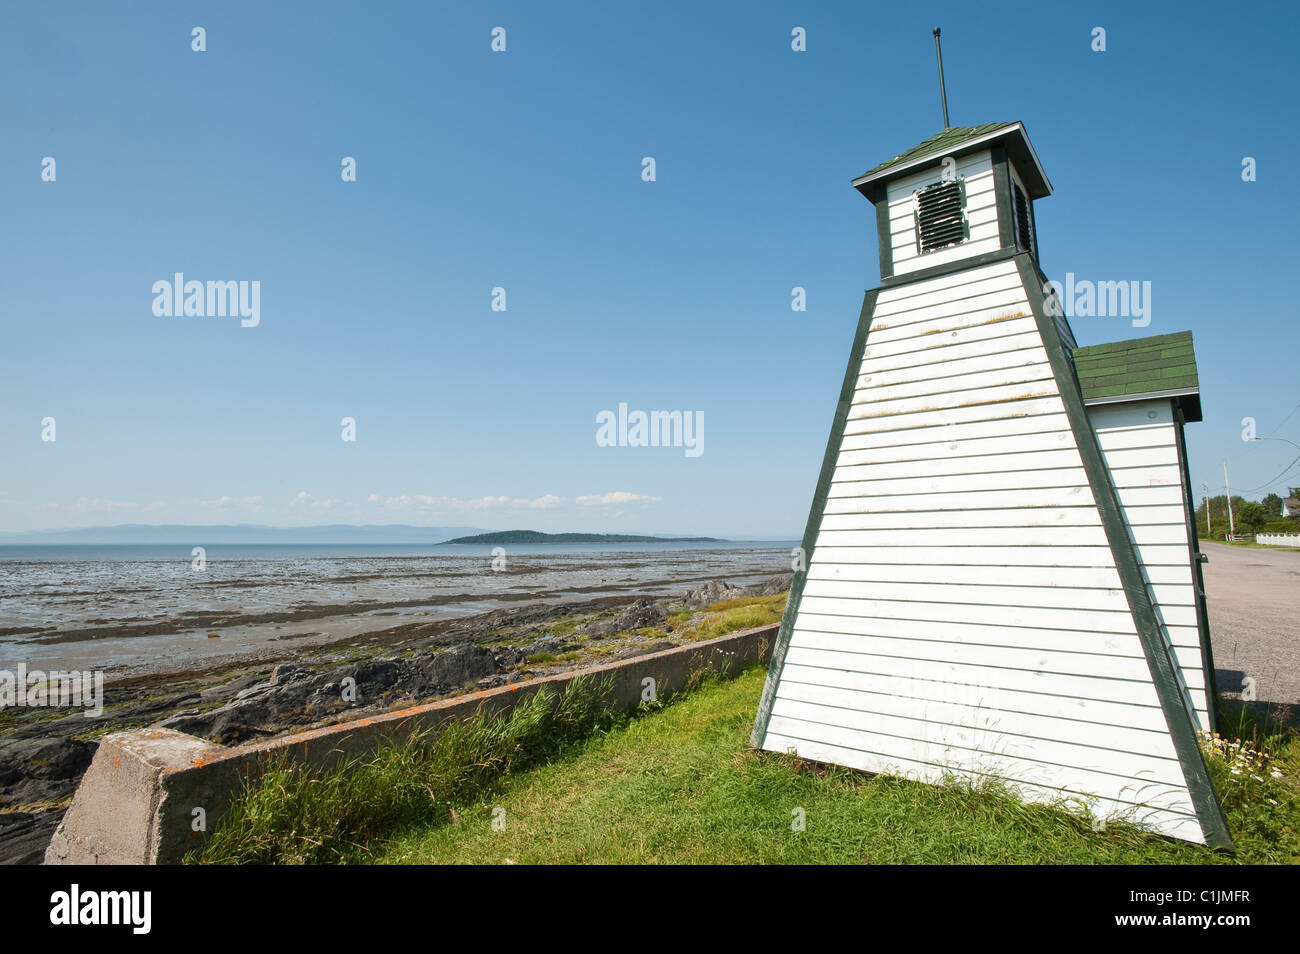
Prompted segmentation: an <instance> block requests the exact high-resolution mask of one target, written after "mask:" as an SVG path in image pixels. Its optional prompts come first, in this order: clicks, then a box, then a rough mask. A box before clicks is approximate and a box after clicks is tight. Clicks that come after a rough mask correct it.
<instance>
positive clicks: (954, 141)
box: [853, 122, 1052, 202]
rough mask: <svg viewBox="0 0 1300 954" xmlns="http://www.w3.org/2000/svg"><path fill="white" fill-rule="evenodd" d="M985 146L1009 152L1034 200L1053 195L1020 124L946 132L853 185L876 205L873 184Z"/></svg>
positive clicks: (958, 128)
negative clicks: (992, 146)
mask: <svg viewBox="0 0 1300 954" xmlns="http://www.w3.org/2000/svg"><path fill="white" fill-rule="evenodd" d="M981 143H986V144H988V145H993V144H995V143H996V144H998V145H1001V146H1003V147H1004V148H1005V149H1006V151H1007V155H1008V156H1009V157H1010V158H1011V160H1012V162H1013V163H1014V164H1015V166H1016V170H1017V172H1019V173H1020V178H1021V180H1022V181H1023V183H1024V186H1025V190H1026V191H1027V192H1028V193H1029V197H1030V198H1031V199H1041V198H1043V197H1044V196H1047V195H1051V194H1052V184H1051V183H1050V182H1048V181H1047V174H1046V173H1045V172H1043V167H1042V165H1041V164H1040V163H1039V161H1038V156H1037V155H1036V154H1035V153H1034V147H1033V146H1032V145H1030V143H1029V136H1028V135H1027V134H1026V133H1025V128H1024V126H1022V125H1021V124H1020V123H1018V122H1013V123H984V124H983V125H980V126H953V127H951V128H949V129H945V130H943V131H942V132H939V133H935V134H934V135H933V136H931V137H930V138H929V139H927V140H926V141H925V142H923V143H921V144H920V145H918V146H913V147H912V148H911V149H909V150H907V152H902V153H899V154H898V155H897V156H895V157H894V158H893V159H887V160H886V161H884V162H882V163H881V164H880V165H878V166H876V167H874V168H872V169H868V170H867V171H866V172H864V173H863V174H862V175H860V176H858V177H857V178H856V179H854V180H853V185H854V187H855V188H856V189H857V190H858V191H859V192H861V193H862V194H863V195H865V196H866V197H867V198H869V199H871V201H872V202H875V201H876V200H877V198H878V196H877V197H873V192H872V190H873V184H875V183H879V182H883V181H886V180H889V179H892V178H894V177H896V176H902V175H906V174H907V173H908V170H909V169H912V168H914V167H921V166H924V165H926V164H927V163H928V162H932V161H933V159H932V158H931V157H938V156H943V155H949V154H952V155H961V154H962V152H963V150H964V149H966V148H969V149H972V150H974V149H978V148H980V144H981ZM968 144H969V146H968Z"/></svg>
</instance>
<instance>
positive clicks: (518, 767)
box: [186, 677, 626, 864]
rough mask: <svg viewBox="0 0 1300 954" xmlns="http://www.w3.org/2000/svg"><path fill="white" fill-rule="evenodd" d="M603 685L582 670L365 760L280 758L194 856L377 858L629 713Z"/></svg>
mask: <svg viewBox="0 0 1300 954" xmlns="http://www.w3.org/2000/svg"><path fill="white" fill-rule="evenodd" d="M607 691H608V687H607V685H605V684H604V683H595V682H592V681H590V680H587V679H583V678H582V677H578V678H577V679H575V680H573V681H572V682H571V683H570V684H569V686H568V688H567V691H565V692H564V693H563V694H558V695H557V693H556V692H555V691H554V690H553V689H549V688H543V689H541V690H540V691H538V692H537V693H535V694H534V695H533V696H531V697H529V698H528V699H525V700H524V701H522V702H520V703H518V704H516V705H515V706H514V707H513V708H512V709H511V710H510V711H509V713H508V714H505V715H498V716H492V717H480V718H476V719H472V720H468V721H464V722H457V723H452V724H451V725H449V726H447V727H446V728H445V729H444V730H443V731H442V732H441V733H440V734H438V736H437V737H436V739H435V738H432V737H431V736H430V735H429V734H428V733H424V734H421V733H416V734H413V735H412V736H410V737H409V738H407V739H405V740H402V741H394V742H390V743H389V744H387V745H384V746H382V747H381V748H380V749H379V751H378V752H376V753H375V755H373V756H371V757H369V758H367V759H363V760H362V759H353V760H350V761H348V762H346V763H345V764H343V765H341V766H338V767H336V768H334V769H332V770H319V769H312V768H307V767H304V766H302V765H301V764H297V763H294V762H292V761H290V760H287V759H283V758H282V759H280V760H278V761H275V762H273V763H271V764H270V765H269V766H267V767H266V771H265V772H263V773H262V775H261V777H260V779H259V780H258V781H257V782H255V783H253V784H251V785H249V786H247V787H246V788H245V789H244V791H243V792H242V793H241V795H240V796H239V797H238V798H237V799H236V801H235V804H234V805H233V806H232V808H231V811H230V812H229V813H228V814H227V816H226V817H225V818H223V820H222V823H221V824H220V825H219V826H218V827H217V828H216V830H214V831H213V833H212V837H210V838H209V839H208V841H207V843H206V844H205V845H204V846H203V847H202V849H200V850H198V851H196V852H191V853H190V855H187V856H186V861H189V862H202V863H213V864H223V863H251V864H321V863H335V862H358V861H366V860H370V858H371V849H370V845H371V844H372V843H375V842H377V841H378V840H379V839H381V838H382V837H383V836H385V835H387V834H389V833H391V832H392V831H394V830H396V829H399V828H402V827H404V826H410V825H417V824H427V823H437V822H441V821H446V820H450V819H454V818H455V817H456V814H455V809H454V807H453V806H454V805H455V804H457V803H459V802H461V801H463V800H465V799H467V798H471V797H472V796H474V795H475V794H476V793H478V792H479V791H481V790H482V789H484V788H485V787H488V786H490V785H492V783H493V782H494V781H496V780H497V779H499V778H500V777H502V776H505V775H509V774H511V773H513V772H520V771H524V770H526V769H527V768H529V767H530V766H532V765H535V764H538V763H541V762H545V761H546V760H548V759H550V758H552V757H554V756H555V755H557V754H558V753H559V752H561V751H562V750H564V749H565V747H566V746H567V745H569V744H571V743H573V742H574V741H576V740H578V739H584V738H587V737H589V736H590V735H591V734H592V733H593V732H597V731H599V730H600V729H602V728H605V727H608V726H610V725H613V724H616V723H617V722H619V721H621V720H622V719H625V718H626V717H618V716H615V715H613V714H611V713H608V712H605V711H602V710H601V709H600V708H599V706H598V700H599V699H601V698H602V697H603V696H604V695H605V693H606V692H607Z"/></svg>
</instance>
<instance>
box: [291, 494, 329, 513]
mask: <svg viewBox="0 0 1300 954" xmlns="http://www.w3.org/2000/svg"><path fill="white" fill-rule="evenodd" d="M290 506H293V507H306V508H308V509H309V510H311V511H313V512H314V513H320V512H322V511H325V510H333V509H334V508H335V507H336V506H338V501H337V500H317V499H316V498H315V497H313V496H312V495H311V494H309V493H307V491H305V490H300V491H298V492H297V493H296V494H294V495H293V500H292V501H290Z"/></svg>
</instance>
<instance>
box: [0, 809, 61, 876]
mask: <svg viewBox="0 0 1300 954" xmlns="http://www.w3.org/2000/svg"><path fill="white" fill-rule="evenodd" d="M62 817H63V812H62V811H54V812H3V813H0V844H3V845H4V857H3V859H0V864H6V865H39V864H40V863H41V862H42V861H43V860H44V859H45V847H46V846H47V845H48V844H49V843H50V837H51V836H52V835H53V834H54V829H55V828H56V827H58V824H59V819H60V818H62Z"/></svg>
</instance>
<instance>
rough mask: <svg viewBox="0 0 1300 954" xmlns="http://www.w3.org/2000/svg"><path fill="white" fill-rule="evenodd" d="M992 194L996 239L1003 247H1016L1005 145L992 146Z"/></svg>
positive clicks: (1008, 164)
mask: <svg viewBox="0 0 1300 954" xmlns="http://www.w3.org/2000/svg"><path fill="white" fill-rule="evenodd" d="M993 195H994V197H995V198H996V199H997V204H998V241H999V243H1000V244H1001V246H1002V247H1003V248H1015V247H1016V223H1015V218H1014V217H1013V216H1012V214H1011V163H1010V162H1009V161H1008V160H1007V149H1006V147H1005V146H994V147H993Z"/></svg>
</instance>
